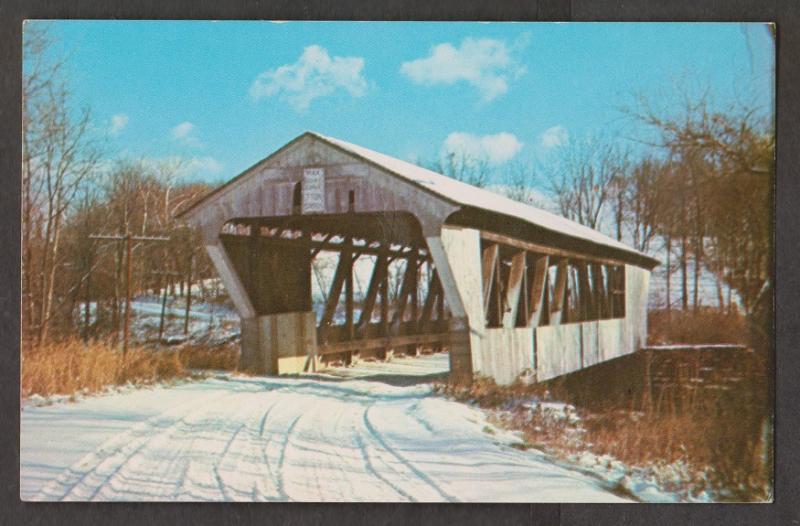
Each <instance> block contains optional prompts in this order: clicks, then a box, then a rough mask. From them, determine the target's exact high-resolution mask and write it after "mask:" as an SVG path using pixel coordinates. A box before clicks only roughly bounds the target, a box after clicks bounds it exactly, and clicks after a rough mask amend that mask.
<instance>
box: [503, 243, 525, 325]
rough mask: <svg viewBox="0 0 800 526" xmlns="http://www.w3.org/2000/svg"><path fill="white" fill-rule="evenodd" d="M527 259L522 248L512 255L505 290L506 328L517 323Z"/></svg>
mask: <svg viewBox="0 0 800 526" xmlns="http://www.w3.org/2000/svg"><path fill="white" fill-rule="evenodd" d="M525 259H526V254H525V251H524V250H520V251H519V252H517V253H516V254H514V255H513V256H512V257H511V270H510V271H509V273H508V282H507V284H506V291H505V292H506V294H505V305H506V310H505V312H504V313H503V327H506V328H510V327H514V326H515V325H516V323H517V311H518V309H519V303H520V301H519V299H520V292H521V291H522V282H523V277H524V276H525V269H526V264H525Z"/></svg>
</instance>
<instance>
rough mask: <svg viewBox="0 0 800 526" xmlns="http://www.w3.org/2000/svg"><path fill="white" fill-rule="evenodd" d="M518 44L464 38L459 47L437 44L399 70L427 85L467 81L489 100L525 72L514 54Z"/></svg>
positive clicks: (488, 39) (404, 64)
mask: <svg viewBox="0 0 800 526" xmlns="http://www.w3.org/2000/svg"><path fill="white" fill-rule="evenodd" d="M521 45H524V43H522V44H520V46H521ZM517 47H519V46H517V45H513V46H509V45H508V44H506V43H505V42H504V41H502V40H494V39H491V38H481V39H475V38H465V39H464V40H462V41H461V45H460V46H459V47H456V46H454V45H453V44H451V43H449V42H447V43H444V44H439V45H437V46H434V47H433V48H432V49H431V52H430V54H429V55H428V56H427V57H425V58H419V59H416V60H411V61H409V62H404V63H403V64H402V65H401V66H400V71H401V72H402V73H403V74H404V75H406V76H407V77H408V78H410V79H411V80H412V81H413V82H415V83H417V84H422V85H427V86H433V85H436V84H445V85H452V84H455V83H456V82H459V81H464V82H467V83H468V84H470V85H472V86H474V87H475V88H477V89H478V91H479V92H480V94H481V97H482V99H483V100H484V101H486V102H488V101H490V100H492V99H494V98H496V97H498V96H500V95H502V94H504V93H506V92H507V91H508V84H509V82H510V81H511V80H514V79H516V78H518V77H519V76H521V75H522V74H523V73H524V72H525V69H524V68H523V67H522V66H520V65H519V63H518V62H517V60H516V59H515V58H514V57H513V54H514V50H515V49H516V48H517Z"/></svg>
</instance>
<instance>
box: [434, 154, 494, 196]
mask: <svg viewBox="0 0 800 526" xmlns="http://www.w3.org/2000/svg"><path fill="white" fill-rule="evenodd" d="M425 167H426V168H428V169H430V170H433V171H434V172H438V173H440V174H443V175H446V176H448V177H452V178H453V179H456V180H458V181H463V182H465V183H467V184H471V185H473V186H477V187H479V188H483V187H485V186H486V185H487V184H489V179H490V175H491V167H490V165H489V161H488V160H487V159H485V158H482V157H477V156H474V155H470V154H469V153H467V152H464V151H458V152H453V151H451V152H446V153H445V154H444V155H443V156H441V157H440V158H438V159H436V160H434V161H432V162H428V163H425Z"/></svg>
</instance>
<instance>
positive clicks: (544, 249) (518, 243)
mask: <svg viewBox="0 0 800 526" xmlns="http://www.w3.org/2000/svg"><path fill="white" fill-rule="evenodd" d="M481 239H484V240H486V241H488V242H490V243H500V244H503V245H508V246H510V247H514V248H517V249H520V250H528V251H530V252H536V253H537V254H546V255H548V256H561V257H565V258H570V259H575V260H584V261H589V262H594V263H603V264H606V265H624V264H625V262H624V261H622V260H619V259H613V258H598V257H595V256H589V255H587V254H582V253H580V252H574V251H571V250H563V249H560V248H553V247H550V246H547V245H540V244H538V243H531V242H529V241H522V240H519V239H516V238H513V237H509V236H504V235H502V234H495V233H494V232H486V231H484V230H481ZM484 253H485V252H484Z"/></svg>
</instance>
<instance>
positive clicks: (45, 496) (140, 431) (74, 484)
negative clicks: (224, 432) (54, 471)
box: [32, 391, 234, 500]
mask: <svg viewBox="0 0 800 526" xmlns="http://www.w3.org/2000/svg"><path fill="white" fill-rule="evenodd" d="M233 394H234V393H230V392H225V391H223V392H220V393H219V394H218V395H216V396H211V397H208V398H210V400H209V401H208V402H210V403H213V402H216V401H218V400H220V399H223V398H229V397H231V396H232V395H233ZM196 406H197V400H188V401H187V402H185V403H183V404H180V405H178V406H176V407H173V408H171V409H169V410H167V411H164V412H163V413H159V414H158V415H155V416H153V417H151V418H149V419H147V420H145V421H144V422H140V423H139V424H136V425H134V426H133V427H132V428H131V429H129V430H127V431H125V432H123V433H120V434H118V435H115V436H114V437H112V438H110V439H109V440H107V441H106V442H104V443H103V444H102V445H101V446H100V447H99V448H98V449H97V450H95V451H93V452H91V453H89V454H88V455H86V456H84V457H83V458H81V459H80V460H79V461H78V462H76V463H75V464H73V465H72V466H70V467H69V468H67V469H66V470H65V471H64V472H63V473H62V474H61V475H59V476H58V477H57V478H56V479H55V480H53V481H51V482H50V483H48V484H47V485H45V486H44V487H43V488H42V489H41V490H40V491H39V493H38V494H37V495H36V497H34V499H32V500H53V499H55V500H64V499H66V498H67V497H69V496H70V495H72V494H73V493H74V492H75V491H76V490H77V489H78V487H79V486H80V485H81V484H84V483H86V482H87V481H88V480H89V477H91V476H92V475H96V474H97V470H98V469H100V467H101V466H102V465H103V464H104V463H105V462H106V461H108V462H113V461H114V460H118V461H120V462H123V463H125V462H126V461H129V460H130V457H131V456H132V455H134V454H136V453H137V452H138V451H140V450H141V449H142V448H143V447H144V446H145V445H146V444H147V443H148V442H150V441H152V440H155V439H156V438H157V437H158V436H159V435H160V434H161V433H163V432H166V431H168V430H170V429H175V428H176V427H178V426H180V425H182V424H183V423H185V422H184V421H185V419H186V418H187V417H188V416H190V415H193V414H197V413H199V412H201V411H202V410H203V409H197V410H195V411H190V412H189V414H187V415H184V416H182V417H179V415H180V413H181V412H182V411H183V410H185V409H186V408H191V407H196ZM173 415H174V416H173ZM170 418H175V419H176V420H174V421H171V420H170ZM162 421H166V422H167V423H166V425H162V424H160V422H162ZM153 430H160V431H159V433H156V434H153V433H152V431H153ZM132 444H133V445H132ZM123 452H124V453H123ZM120 455H122V457H123V458H121V459H117V457H118V456H120ZM120 467H121V466H117V467H116V468H113V469H112V473H111V474H109V475H108V476H105V477H103V480H102V481H101V482H100V485H101V486H102V485H104V484H105V483H106V482H108V480H109V478H110V477H111V476H113V475H114V474H115V473H117V472H118V471H119V468H120ZM101 477H102V475H101ZM97 494H98V489H97V488H96V489H95V490H93V491H92V494H91V497H92V498H93V497H94V496H96V495H97ZM81 500H86V499H81Z"/></svg>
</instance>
